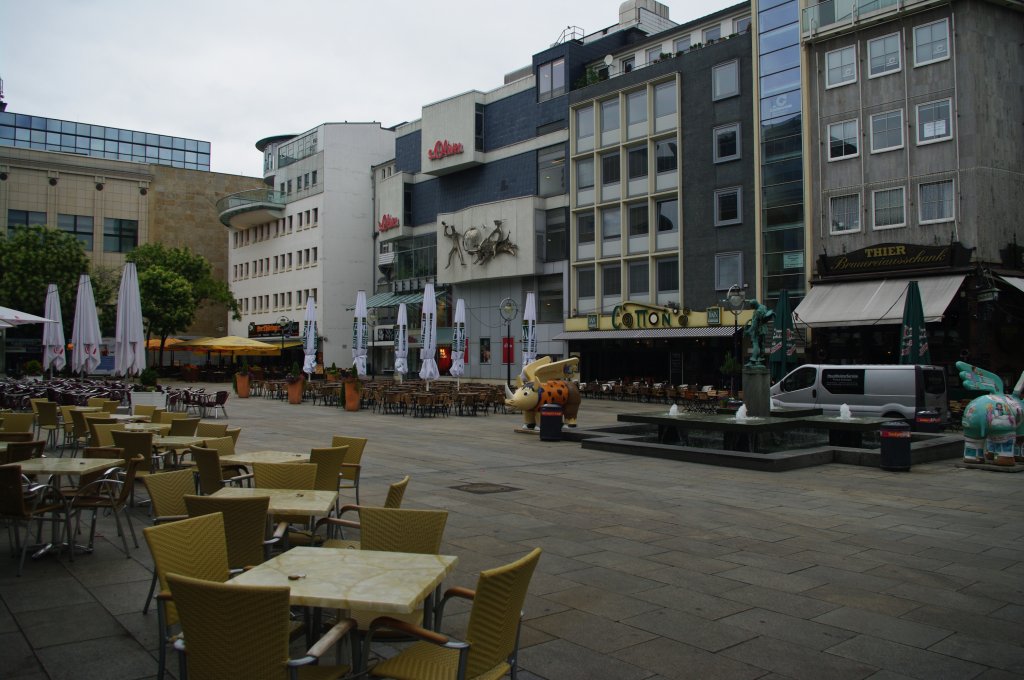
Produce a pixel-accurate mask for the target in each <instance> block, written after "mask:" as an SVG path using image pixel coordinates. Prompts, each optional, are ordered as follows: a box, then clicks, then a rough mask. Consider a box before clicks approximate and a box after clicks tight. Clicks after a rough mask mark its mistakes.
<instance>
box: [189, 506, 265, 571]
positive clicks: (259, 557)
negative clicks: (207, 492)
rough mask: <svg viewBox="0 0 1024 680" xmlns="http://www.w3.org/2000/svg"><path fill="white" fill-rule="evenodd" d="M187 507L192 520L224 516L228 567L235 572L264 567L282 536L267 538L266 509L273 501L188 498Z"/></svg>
mask: <svg viewBox="0 0 1024 680" xmlns="http://www.w3.org/2000/svg"><path fill="white" fill-rule="evenodd" d="M185 507H187V508H188V514H189V515H190V516H192V517H198V516H200V515H209V514H212V513H215V512H219V513H222V514H223V515H224V532H225V536H226V538H227V542H228V565H229V566H230V567H232V568H236V569H244V568H246V567H251V566H255V565H257V564H262V563H263V562H264V561H266V559H267V558H268V557H269V556H270V549H271V546H273V545H274V544H275V543H277V542H278V541H279V540H280V538H279V537H276V536H275V537H271V538H269V539H268V538H267V508H268V507H270V498H268V497H267V496H258V497H255V498H221V497H219V496H185Z"/></svg>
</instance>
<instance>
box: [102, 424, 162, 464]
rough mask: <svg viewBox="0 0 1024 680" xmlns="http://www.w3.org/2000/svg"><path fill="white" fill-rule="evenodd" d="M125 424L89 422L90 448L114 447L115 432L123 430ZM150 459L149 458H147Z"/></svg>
mask: <svg viewBox="0 0 1024 680" xmlns="http://www.w3.org/2000/svg"><path fill="white" fill-rule="evenodd" d="M123 429H124V423H117V422H113V423H95V422H91V421H90V422H89V431H90V432H91V434H92V440H91V441H90V442H89V445H90V446H113V445H114V434H113V433H114V430H123ZM147 458H148V456H147Z"/></svg>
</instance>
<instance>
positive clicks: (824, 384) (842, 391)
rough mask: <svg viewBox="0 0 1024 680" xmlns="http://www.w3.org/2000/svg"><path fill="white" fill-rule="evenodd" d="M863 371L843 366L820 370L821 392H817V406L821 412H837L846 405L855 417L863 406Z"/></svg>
mask: <svg viewBox="0 0 1024 680" xmlns="http://www.w3.org/2000/svg"><path fill="white" fill-rule="evenodd" d="M864 400H865V399H864V369H863V368H848V367H845V366H830V367H828V368H824V367H822V369H821V390H820V391H819V392H818V406H820V407H821V408H822V411H823V412H829V411H835V412H838V411H839V407H840V406H841V405H843V404H847V405H848V406H849V407H850V409H851V411H852V412H854V414H855V415H864V414H863V411H862V412H861V413H860V414H858V413H856V411H857V410H858V409H861V408H862V407H863V406H864Z"/></svg>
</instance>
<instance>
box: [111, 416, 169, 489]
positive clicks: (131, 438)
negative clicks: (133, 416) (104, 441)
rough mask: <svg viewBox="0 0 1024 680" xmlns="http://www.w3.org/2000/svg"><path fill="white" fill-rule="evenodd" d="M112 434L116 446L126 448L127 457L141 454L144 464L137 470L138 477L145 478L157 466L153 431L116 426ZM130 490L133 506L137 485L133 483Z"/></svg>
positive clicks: (136, 475)
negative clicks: (131, 429)
mask: <svg viewBox="0 0 1024 680" xmlns="http://www.w3.org/2000/svg"><path fill="white" fill-rule="evenodd" d="M110 436H111V437H112V438H113V440H114V446H118V447H120V448H122V449H124V455H125V458H129V459H130V458H135V457H137V456H141V457H142V459H143V461H144V462H143V464H142V465H140V466H139V467H138V470H136V472H135V477H136V478H137V479H145V478H146V477H148V476H149V475H151V474H153V472H154V471H155V470H156V468H157V464H158V458H159V457H158V456H156V455H155V454H154V452H153V433H152V432H126V431H124V430H121V429H119V428H115V429H113V430H111V431H110ZM129 492H130V499H129V500H130V503H131V505H132V506H134V505H135V485H134V483H133V484H132V488H131V489H130V490H129Z"/></svg>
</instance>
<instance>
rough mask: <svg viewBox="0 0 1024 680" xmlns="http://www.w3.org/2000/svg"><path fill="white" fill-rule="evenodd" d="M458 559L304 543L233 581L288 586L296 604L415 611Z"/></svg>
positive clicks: (391, 612)
mask: <svg viewBox="0 0 1024 680" xmlns="http://www.w3.org/2000/svg"><path fill="white" fill-rule="evenodd" d="M218 493H219V492H218ZM458 561H459V558H458V557H455V556H451V555H421V554H415V553H399V552H385V551H380V550H352V549H351V548H312V547H305V546H299V547H295V548H292V549H291V550H289V551H287V552H284V553H281V554H280V555H277V556H276V557H273V558H271V559H269V560H267V561H266V562H264V563H263V564H260V565H258V566H255V567H253V568H252V569H249V570H248V571H246V572H244V573H242V574H239V575H238V576H236V577H235V578H233V579H231V580H230V581H228V584H230V585H235V584H237V585H245V586H288V587H289V588H291V596H290V597H291V602H292V604H294V605H301V606H306V607H322V608H329V609H341V610H346V611H347V610H352V609H371V610H373V611H377V612H382V613H387V614H411V613H412V612H414V611H416V608H417V607H418V606H419V605H420V603H421V602H423V601H424V600H426V599H427V596H429V595H430V594H431V593H432V592H433V591H434V588H436V587H437V586H439V585H440V584H441V582H442V581H443V580H444V577H445V576H447V575H448V574H449V573H451V571H452V570H453V569H454V568H455V565H456V563H458ZM289 576H300V578H297V579H290V578H289Z"/></svg>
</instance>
